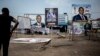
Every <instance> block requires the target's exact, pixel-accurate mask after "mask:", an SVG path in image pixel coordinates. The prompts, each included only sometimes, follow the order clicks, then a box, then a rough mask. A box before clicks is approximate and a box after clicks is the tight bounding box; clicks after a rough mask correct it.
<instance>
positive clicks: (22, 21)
mask: <svg viewBox="0 0 100 56" xmlns="http://www.w3.org/2000/svg"><path fill="white" fill-rule="evenodd" d="M18 22H19V25H18V29H30V28H31V25H30V19H29V18H27V17H23V16H20V17H18Z"/></svg>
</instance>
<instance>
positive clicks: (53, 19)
mask: <svg viewBox="0 0 100 56" xmlns="http://www.w3.org/2000/svg"><path fill="white" fill-rule="evenodd" d="M45 18H46V19H45V23H46V25H47V26H49V27H51V26H55V25H57V23H58V8H45Z"/></svg>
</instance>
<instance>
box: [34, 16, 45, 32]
mask: <svg viewBox="0 0 100 56" xmlns="http://www.w3.org/2000/svg"><path fill="white" fill-rule="evenodd" d="M36 20H37V22H36V23H35V24H34V26H35V27H36V28H37V30H36V33H39V34H42V33H43V32H44V31H43V32H42V30H43V28H45V25H44V24H43V23H42V22H41V20H42V18H41V16H40V15H37V16H36Z"/></svg>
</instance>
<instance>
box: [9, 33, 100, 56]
mask: <svg viewBox="0 0 100 56" xmlns="http://www.w3.org/2000/svg"><path fill="white" fill-rule="evenodd" d="M19 37H33V38H34V37H41V38H42V37H47V38H51V42H50V43H49V44H48V45H46V46H45V49H42V50H34V49H35V48H36V47H34V46H35V45H34V44H14V43H13V44H12V43H11V44H10V47H9V56H100V40H99V39H100V38H94V37H91V39H90V40H88V37H74V40H73V41H71V40H68V38H67V37H66V38H57V37H59V36H58V35H56V34H54V35H53V36H52V37H51V35H17V37H16V38H19ZM14 38H15V37H14Z"/></svg>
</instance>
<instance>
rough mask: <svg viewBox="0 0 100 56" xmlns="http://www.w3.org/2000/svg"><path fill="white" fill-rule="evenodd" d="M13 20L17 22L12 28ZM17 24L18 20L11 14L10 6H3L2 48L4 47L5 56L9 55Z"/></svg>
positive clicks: (0, 26)
mask: <svg viewBox="0 0 100 56" xmlns="http://www.w3.org/2000/svg"><path fill="white" fill-rule="evenodd" d="M11 22H14V23H15V25H14V27H13V28H12V29H10V28H11ZM17 26H18V21H17V20H16V19H14V18H13V17H12V16H10V15H9V10H8V8H3V9H2V14H1V15H0V50H1V48H2V47H3V56H8V48H9V42H10V37H11V35H12V33H13V31H14V30H15V29H16V27H17Z"/></svg>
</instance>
